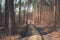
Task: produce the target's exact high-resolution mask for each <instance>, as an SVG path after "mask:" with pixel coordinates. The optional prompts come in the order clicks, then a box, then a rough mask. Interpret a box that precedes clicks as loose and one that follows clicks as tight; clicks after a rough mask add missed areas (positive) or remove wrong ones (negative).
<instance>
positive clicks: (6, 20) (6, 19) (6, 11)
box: [4, 0, 9, 33]
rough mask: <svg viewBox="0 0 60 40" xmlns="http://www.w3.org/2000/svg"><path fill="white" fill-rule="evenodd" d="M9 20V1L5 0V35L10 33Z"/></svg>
mask: <svg viewBox="0 0 60 40" xmlns="http://www.w3.org/2000/svg"><path fill="white" fill-rule="evenodd" d="M8 20H9V13H8V0H5V28H4V29H5V33H8Z"/></svg>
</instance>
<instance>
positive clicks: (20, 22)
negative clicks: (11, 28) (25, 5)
mask: <svg viewBox="0 0 60 40" xmlns="http://www.w3.org/2000/svg"><path fill="white" fill-rule="evenodd" d="M19 24H21V0H19Z"/></svg>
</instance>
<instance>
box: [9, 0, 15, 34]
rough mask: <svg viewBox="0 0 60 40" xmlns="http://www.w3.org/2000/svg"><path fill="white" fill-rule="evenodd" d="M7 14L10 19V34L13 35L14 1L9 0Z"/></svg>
mask: <svg viewBox="0 0 60 40" xmlns="http://www.w3.org/2000/svg"><path fill="white" fill-rule="evenodd" d="M9 13H10V17H11V33H12V34H14V33H15V14H14V0H9Z"/></svg>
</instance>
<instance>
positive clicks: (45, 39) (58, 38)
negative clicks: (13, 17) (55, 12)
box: [0, 27, 60, 40]
mask: <svg viewBox="0 0 60 40" xmlns="http://www.w3.org/2000/svg"><path fill="white" fill-rule="evenodd" d="M30 28H32V29H31V30H34V31H32V33H33V32H37V34H34V33H33V34H34V35H30V36H27V37H26V36H25V35H29V34H30V33H31V32H29V31H30ZM28 30H29V31H28ZM28 33H29V34H28ZM24 36H25V37H23V38H21V36H20V35H14V36H12V35H9V36H6V37H3V36H2V38H0V40H60V29H58V30H57V31H54V32H51V33H49V34H46V35H41V34H39V32H38V31H36V28H33V27H28V28H27V31H26V32H25V34H24Z"/></svg>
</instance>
